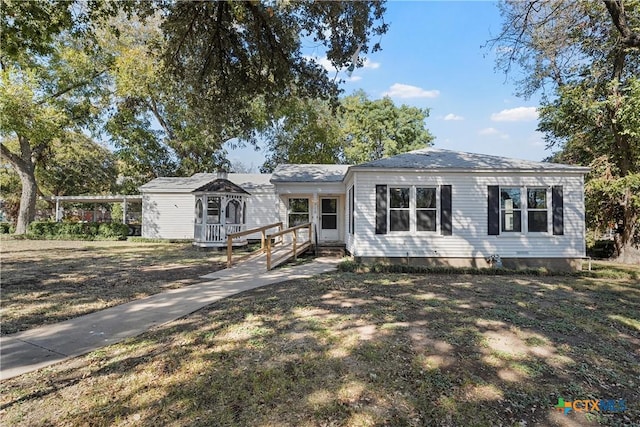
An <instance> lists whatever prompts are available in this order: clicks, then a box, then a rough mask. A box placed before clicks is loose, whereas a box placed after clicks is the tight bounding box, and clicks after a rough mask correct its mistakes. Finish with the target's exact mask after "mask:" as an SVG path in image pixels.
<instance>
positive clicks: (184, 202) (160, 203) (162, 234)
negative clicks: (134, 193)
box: [142, 193, 195, 239]
mask: <svg viewBox="0 0 640 427" xmlns="http://www.w3.org/2000/svg"><path fill="white" fill-rule="evenodd" d="M194 209H195V197H194V196H193V194H191V193H145V194H143V196H142V237H147V238H152V239H193V221H194Z"/></svg>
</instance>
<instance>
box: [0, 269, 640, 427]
mask: <svg viewBox="0 0 640 427" xmlns="http://www.w3.org/2000/svg"><path fill="white" fill-rule="evenodd" d="M609 268H616V267H609ZM639 273H640V269H639V268H636V269H635V271H631V270H629V271H627V272H624V271H622V270H621V271H620V272H619V274H618V275H617V278H608V279H605V278H586V277H581V278H577V277H529V276H519V277H508V276H469V275H415V274H414V275H410V274H406V275H402V274H355V273H333V274H328V275H323V276H318V277H316V278H314V279H307V280H296V281H290V282H285V283H281V284H278V285H273V286H268V287H265V288H261V289H257V290H253V291H250V292H245V293H242V294H238V295H236V296H234V297H232V298H228V299H226V300H223V301H220V302H218V303H216V304H213V305H211V306H209V307H207V308H205V309H203V310H200V311H199V312H197V313H195V314H193V315H191V316H188V317H186V318H183V319H181V320H178V321H176V322H173V323H171V324H169V325H166V326H164V327H161V328H158V329H156V330H153V331H150V332H148V333H146V334H143V335H141V336H139V337H137V338H132V339H129V340H127V341H125V342H123V343H120V344H118V345H114V346H110V347H107V348H104V349H102V350H99V351H96V352H93V353H90V354H88V355H86V356H83V357H80V358H76V359H73V360H70V361H68V362H64V363H61V364H58V365H55V366H52V367H50V368H47V369H44V370H41V371H38V372H34V373H31V374H26V375H22V376H20V377H17V378H13V379H10V380H7V381H4V382H2V383H0V424H2V425H25V426H31V425H41V426H44V425H77V426H84V425H95V426H101V425H105V426H106V425H143V426H156V425H174V426H192V425H202V426H214V425H215V426H227V425H228V426H231V425H234V426H235V425H237V426H282V425H284V426H343V425H344V426H383V425H391V426H432V425H433V426H439V425H440V426H476V425H477V426H484V425H486V426H495V425H506V426H511V425H515V426H524V425H527V426H530V425H558V426H582V425H597V424H607V425H638V422H640V391H639V390H640V284H639V280H638V279H637V278H638V274H639ZM559 398H563V399H564V400H565V401H573V400H578V399H581V400H582V399H589V400H595V399H616V400H618V399H624V403H625V405H626V408H625V411H624V412H620V413H590V414H586V413H577V412H575V411H574V412H571V413H569V414H567V415H565V414H563V413H560V412H557V411H556V410H554V408H553V407H554V405H556V404H557V403H558V399H559Z"/></svg>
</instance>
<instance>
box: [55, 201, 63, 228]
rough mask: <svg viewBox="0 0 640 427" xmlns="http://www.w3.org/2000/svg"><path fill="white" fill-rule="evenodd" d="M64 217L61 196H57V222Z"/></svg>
mask: <svg viewBox="0 0 640 427" xmlns="http://www.w3.org/2000/svg"><path fill="white" fill-rule="evenodd" d="M61 219H62V212H60V198H58V197H56V222H60V220H61Z"/></svg>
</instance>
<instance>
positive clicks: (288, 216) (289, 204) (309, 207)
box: [287, 196, 311, 228]
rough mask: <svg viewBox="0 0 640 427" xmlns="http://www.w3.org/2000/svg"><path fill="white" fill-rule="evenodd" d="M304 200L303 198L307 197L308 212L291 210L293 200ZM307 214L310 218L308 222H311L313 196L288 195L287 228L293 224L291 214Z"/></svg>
mask: <svg viewBox="0 0 640 427" xmlns="http://www.w3.org/2000/svg"><path fill="white" fill-rule="evenodd" d="M295 199H297V200H302V199H306V200H307V211H306V212H297V211H295V212H294V211H292V210H291V200H295ZM304 214H306V215H307V218H308V220H309V221H308V222H311V198H310V197H293V196H292V197H288V198H287V228H290V227H292V225H291V224H289V218H290V217H291V215H304Z"/></svg>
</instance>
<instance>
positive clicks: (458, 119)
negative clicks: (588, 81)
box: [229, 1, 551, 167]
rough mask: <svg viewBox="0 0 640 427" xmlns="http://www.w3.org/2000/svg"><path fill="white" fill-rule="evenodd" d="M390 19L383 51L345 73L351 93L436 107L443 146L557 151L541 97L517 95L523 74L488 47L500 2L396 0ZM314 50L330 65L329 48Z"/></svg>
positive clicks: (258, 160) (534, 155) (539, 154)
mask: <svg viewBox="0 0 640 427" xmlns="http://www.w3.org/2000/svg"><path fill="white" fill-rule="evenodd" d="M385 21H386V22H387V23H389V25H390V28H389V31H388V32H387V34H385V35H383V36H382V38H381V39H380V43H381V45H382V51H380V52H376V53H374V54H368V55H366V62H365V67H364V68H358V69H356V70H355V71H354V72H353V74H352V76H351V78H349V77H348V76H347V75H346V73H345V72H342V71H340V72H339V74H338V76H339V77H342V78H343V79H345V80H347V81H345V82H344V83H343V84H342V88H343V89H344V91H345V94H347V95H348V94H351V93H352V92H354V91H355V90H357V89H363V90H364V91H365V92H366V93H367V94H368V95H369V97H370V98H371V99H378V98H381V97H383V96H385V95H387V96H390V97H391V98H392V99H393V100H394V102H395V103H396V105H400V104H407V105H412V106H416V107H421V108H429V109H430V116H429V118H427V120H426V126H427V128H428V129H429V131H430V132H431V133H432V134H433V135H434V136H435V137H436V139H435V141H434V146H435V147H438V148H444V149H450V150H459V151H469V152H476V153H484V154H493V155H498V156H505V157H514V158H520V159H527V160H542V159H543V158H545V157H547V156H548V155H550V154H551V152H550V151H549V150H546V149H545V143H544V140H543V137H542V134H541V133H539V132H536V127H537V113H536V107H537V106H538V101H539V99H538V98H537V97H535V96H534V97H532V98H531V99H529V100H525V99H523V98H518V97H516V96H515V92H516V87H515V85H514V83H513V81H514V80H518V78H519V77H520V76H519V75H517V74H513V75H510V76H509V78H508V79H507V78H505V75H504V74H503V73H502V72H501V71H496V70H495V56H494V53H493V52H492V51H491V50H489V49H488V48H486V47H484V48H483V47H482V46H483V45H484V44H485V43H486V41H487V40H489V39H490V38H491V37H492V36H495V35H497V34H498V33H499V31H500V28H501V22H502V21H501V17H500V13H499V10H498V7H497V4H496V3H495V2H487V1H467V2H461V1H439V2H438V1H390V2H388V3H387V13H386V15H385ZM309 48H310V51H309V55H310V56H314V57H316V58H317V59H318V61H320V62H321V63H323V62H326V60H325V58H324V56H323V52H322V51H319V50H317V49H313V47H309ZM361 57H362V56H361ZM323 60H325V61H323ZM326 66H327V67H329V69H331V68H330V64H326ZM335 72H336V71H335V69H331V71H330V73H329V75H330V76H333V75H335ZM517 72H518V71H517V70H516V71H514V73H517ZM229 159H230V160H231V161H232V162H233V161H241V162H242V163H244V164H245V165H251V164H253V166H255V167H258V166H260V165H261V164H262V162H263V161H264V157H263V153H262V152H256V151H254V150H252V149H241V150H235V151H230V152H229Z"/></svg>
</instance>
